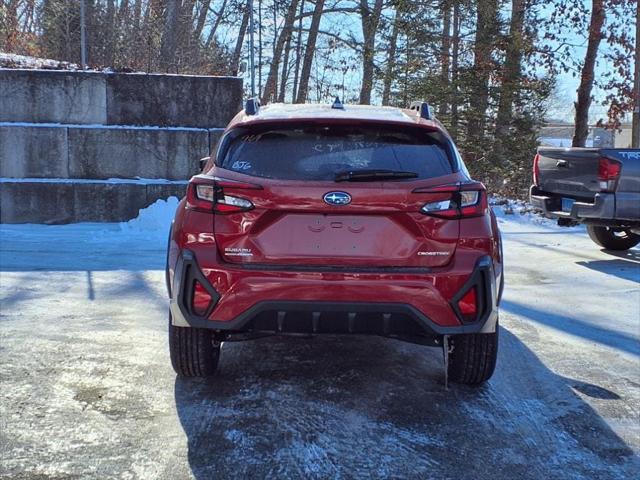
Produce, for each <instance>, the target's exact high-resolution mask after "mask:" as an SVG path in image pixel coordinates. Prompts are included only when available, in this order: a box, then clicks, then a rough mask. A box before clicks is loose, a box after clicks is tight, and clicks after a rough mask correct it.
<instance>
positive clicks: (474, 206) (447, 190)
mask: <svg viewBox="0 0 640 480" xmlns="http://www.w3.org/2000/svg"><path fill="white" fill-rule="evenodd" d="M413 193H425V194H427V195H428V197H427V198H426V199H425V200H427V203H426V204H425V205H424V206H423V207H422V208H421V209H420V211H421V212H422V213H424V214H425V215H431V216H434V217H440V218H447V219H457V218H471V217H480V216H482V215H484V214H485V213H486V211H487V208H488V204H487V192H486V191H485V189H484V185H482V184H481V183H478V182H472V183H468V184H462V185H461V186H460V187H455V189H453V188H452V187H450V186H447V187H438V188H434V189H416V190H414V191H413Z"/></svg>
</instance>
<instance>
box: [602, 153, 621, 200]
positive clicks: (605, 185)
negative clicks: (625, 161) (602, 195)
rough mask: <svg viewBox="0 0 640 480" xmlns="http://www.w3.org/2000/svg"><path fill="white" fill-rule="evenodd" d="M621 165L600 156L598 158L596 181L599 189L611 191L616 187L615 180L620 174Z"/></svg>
mask: <svg viewBox="0 0 640 480" xmlns="http://www.w3.org/2000/svg"><path fill="white" fill-rule="evenodd" d="M620 170H622V165H621V164H620V162H617V161H615V160H610V159H608V158H601V159H599V160H598V183H599V186H600V190H602V191H605V192H612V191H614V190H615V189H616V182H617V181H618V177H619V176H620Z"/></svg>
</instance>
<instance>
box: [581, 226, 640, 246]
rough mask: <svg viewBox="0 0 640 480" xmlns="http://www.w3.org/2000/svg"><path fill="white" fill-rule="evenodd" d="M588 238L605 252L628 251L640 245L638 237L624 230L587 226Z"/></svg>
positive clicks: (639, 237) (639, 236)
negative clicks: (605, 250)
mask: <svg viewBox="0 0 640 480" xmlns="http://www.w3.org/2000/svg"><path fill="white" fill-rule="evenodd" d="M587 233H588V234H589V238H591V240H593V241H594V243H596V244H597V245H600V246H601V247H602V248H605V249H607V250H629V249H630V248H633V247H635V246H636V245H638V243H640V235H636V234H635V233H631V231H630V230H627V229H624V228H613V227H597V226H595V225H587Z"/></svg>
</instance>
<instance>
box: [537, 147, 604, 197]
mask: <svg viewBox="0 0 640 480" xmlns="http://www.w3.org/2000/svg"><path fill="white" fill-rule="evenodd" d="M538 155H539V158H538V187H539V189H540V190H542V191H544V192H551V193H556V194H561V195H566V196H568V197H575V198H579V199H593V197H594V196H595V194H596V193H597V192H599V191H600V186H599V184H598V163H599V159H600V157H601V156H602V155H601V152H600V149H597V148H571V149H565V148H539V149H538Z"/></svg>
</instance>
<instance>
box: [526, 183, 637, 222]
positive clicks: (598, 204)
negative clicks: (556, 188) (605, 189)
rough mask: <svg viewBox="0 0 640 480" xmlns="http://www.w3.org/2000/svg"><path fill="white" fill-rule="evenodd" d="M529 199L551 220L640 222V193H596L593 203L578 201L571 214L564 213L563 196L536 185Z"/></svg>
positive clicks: (533, 186)
mask: <svg viewBox="0 0 640 480" xmlns="http://www.w3.org/2000/svg"><path fill="white" fill-rule="evenodd" d="M529 199H530V203H531V205H533V206H534V207H535V208H538V209H540V210H541V211H542V213H543V214H544V215H545V216H546V217H549V218H566V219H568V220H573V221H575V222H579V221H583V220H586V221H589V220H605V221H606V220H611V221H622V222H624V221H639V220H640V193H633V192H632V193H628V192H617V193H596V194H595V196H594V199H593V203H589V202H581V201H576V202H575V203H574V204H573V206H572V208H571V211H570V212H564V211H562V205H561V202H562V195H557V194H550V193H548V192H542V191H540V190H539V189H538V187H536V186H535V185H532V186H531V189H530V190H529Z"/></svg>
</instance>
